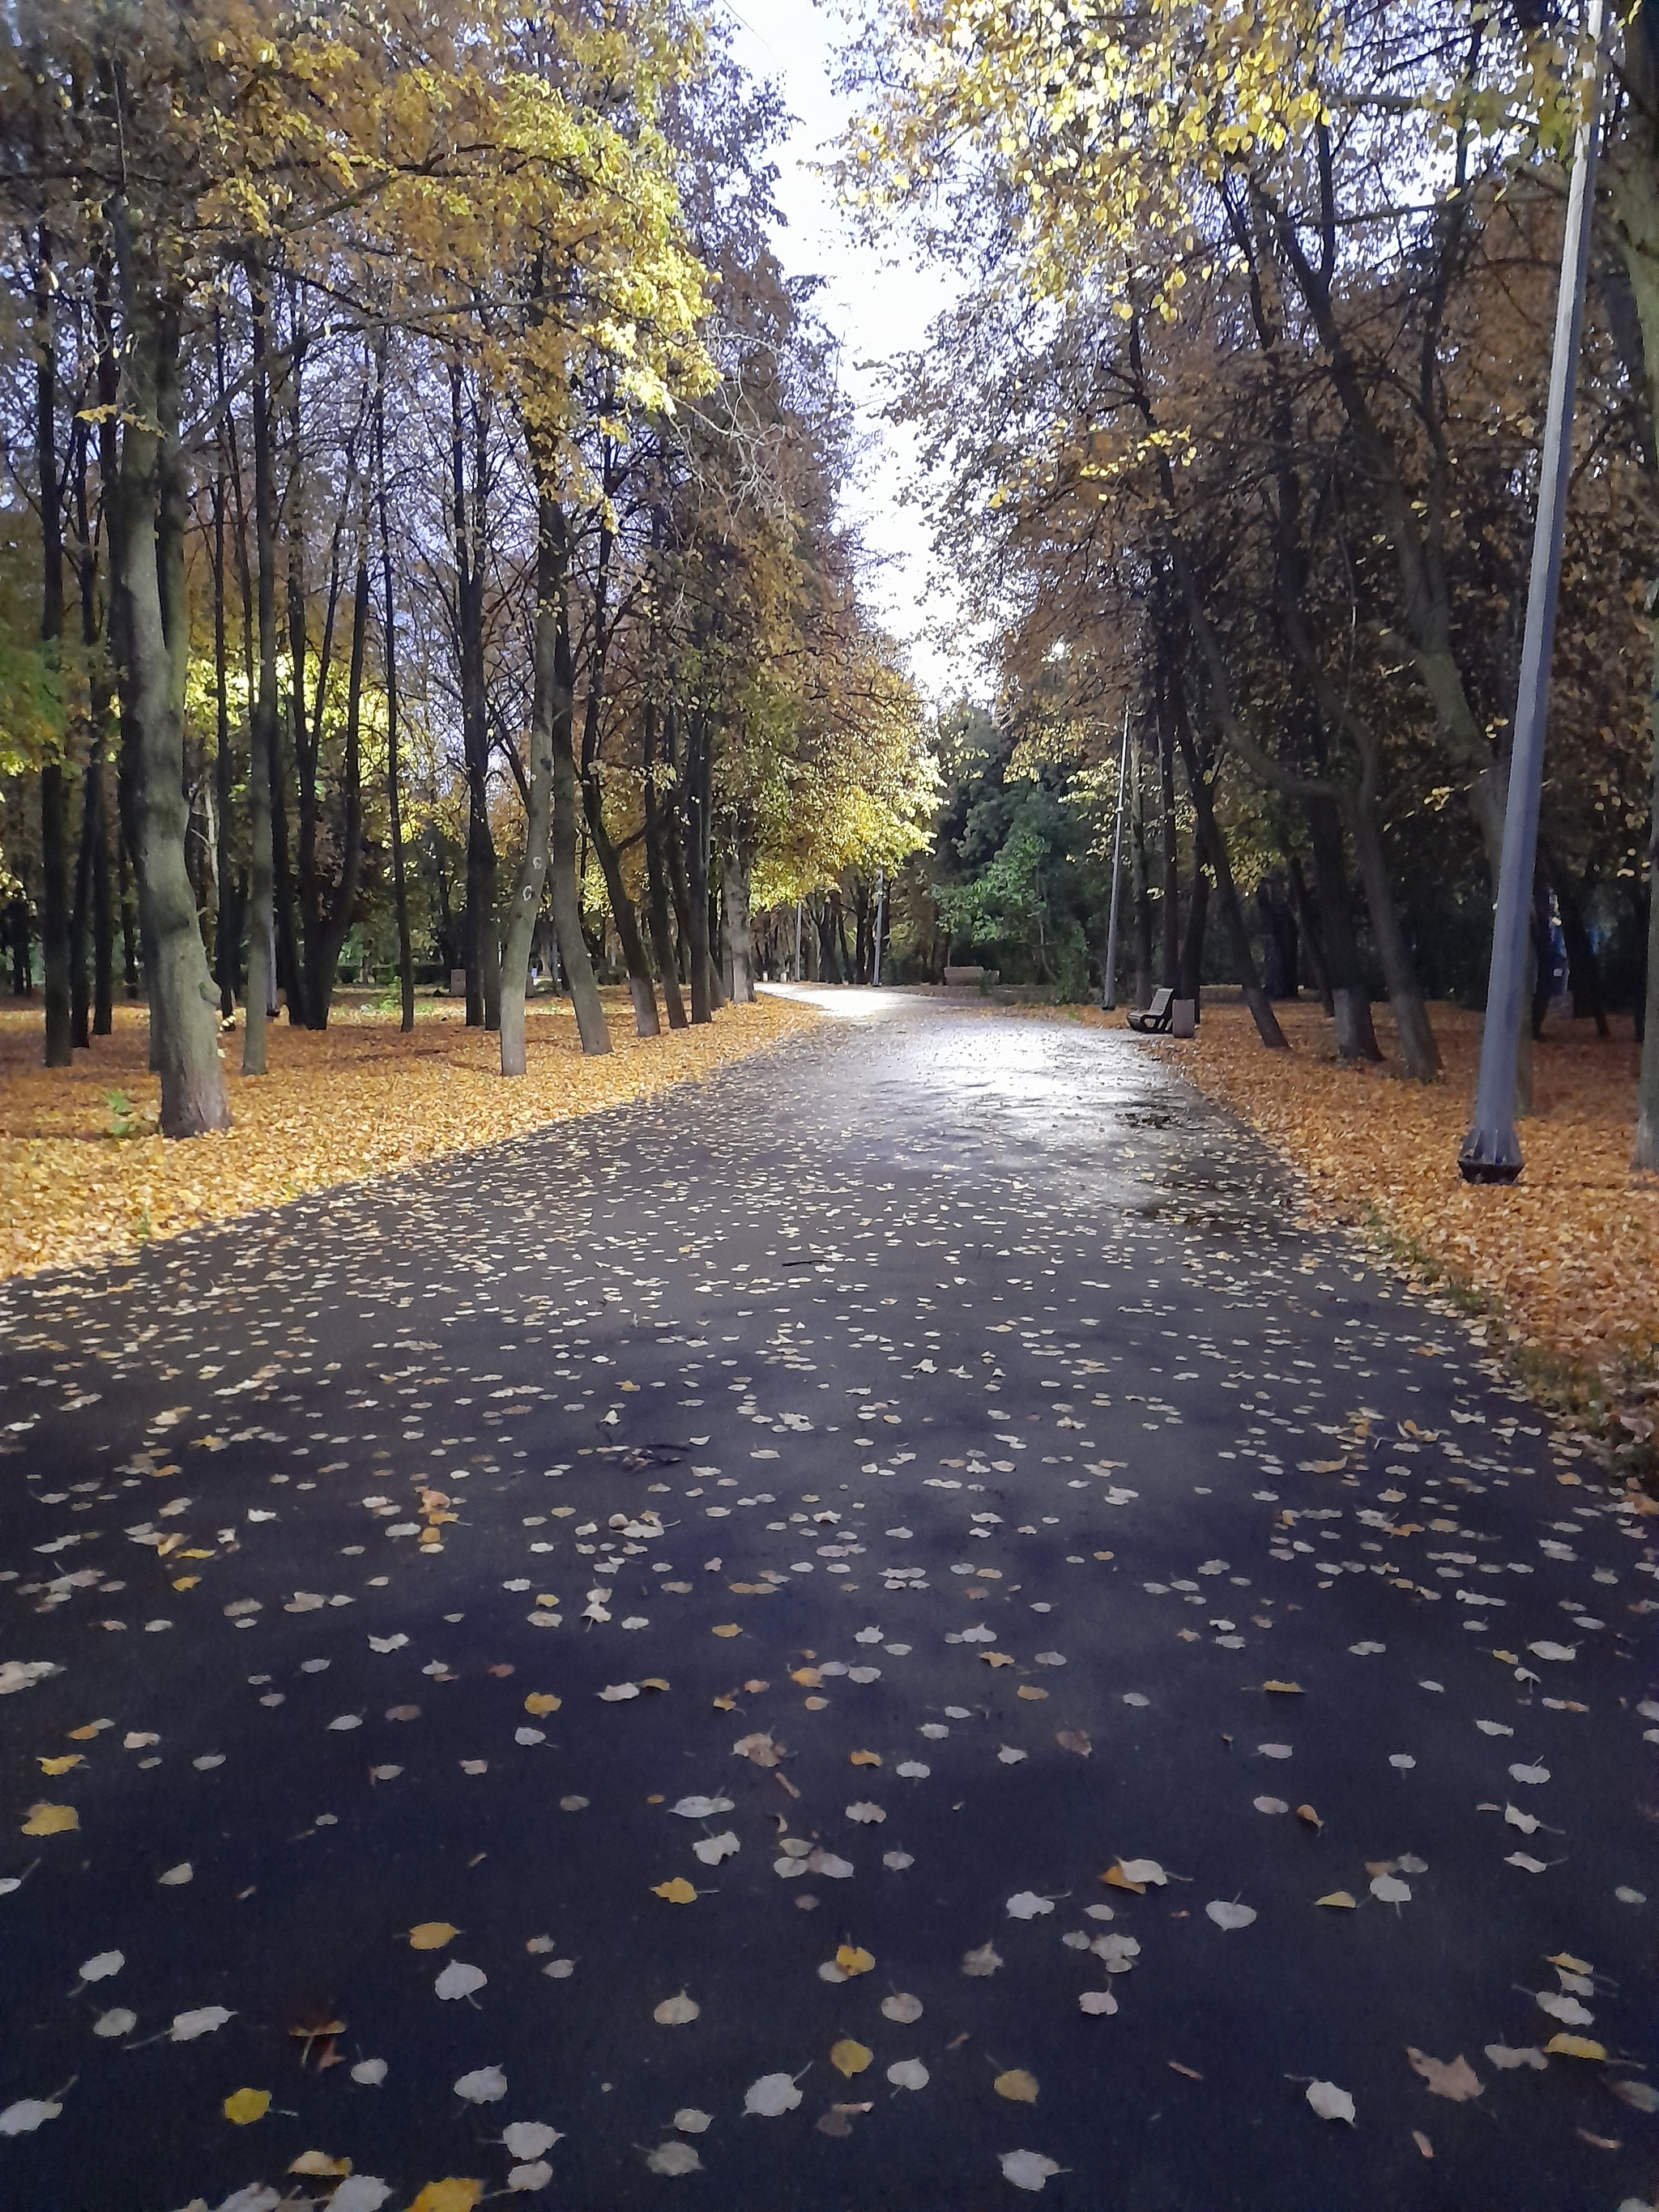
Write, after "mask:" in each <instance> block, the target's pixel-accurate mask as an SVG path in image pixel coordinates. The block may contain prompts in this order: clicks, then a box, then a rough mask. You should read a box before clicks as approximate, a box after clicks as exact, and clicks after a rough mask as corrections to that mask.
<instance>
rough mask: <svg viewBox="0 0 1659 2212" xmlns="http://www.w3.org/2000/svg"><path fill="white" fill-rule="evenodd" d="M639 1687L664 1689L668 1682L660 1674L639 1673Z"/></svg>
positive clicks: (643, 1688)
mask: <svg viewBox="0 0 1659 2212" xmlns="http://www.w3.org/2000/svg"><path fill="white" fill-rule="evenodd" d="M640 1687H641V1689H642V1690H665V1689H666V1688H667V1687H668V1684H667V1682H666V1681H665V1680H664V1678H663V1677H662V1676H661V1675H660V1674H641V1677H640Z"/></svg>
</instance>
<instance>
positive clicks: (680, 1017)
mask: <svg viewBox="0 0 1659 2212" xmlns="http://www.w3.org/2000/svg"><path fill="white" fill-rule="evenodd" d="M656 732H657V709H656V706H655V704H654V702H650V701H647V703H646V708H645V714H644V720H643V726H642V729H641V758H642V760H643V763H644V767H645V782H644V788H643V793H642V803H643V805H644V809H645V903H646V917H647V923H648V925H649V927H650V931H651V949H652V951H653V953H654V954H655V955H656V961H657V976H658V980H659V982H660V983H661V986H662V995H663V1003H664V1005H665V1006H666V1007H667V1009H668V1026H669V1028H670V1029H671V1030H683V1029H684V1027H685V1025H686V1012H685V1000H684V998H682V996H681V995H680V973H679V962H678V956H677V955H676V952H675V949H674V936H673V932H672V930H671V927H670V926H669V918H668V866H667V855H666V854H665V851H664V843H663V820H662V813H663V809H662V801H661V799H660V797H659V793H658V791H657V781H656V767H657V761H656V750H657V748H656Z"/></svg>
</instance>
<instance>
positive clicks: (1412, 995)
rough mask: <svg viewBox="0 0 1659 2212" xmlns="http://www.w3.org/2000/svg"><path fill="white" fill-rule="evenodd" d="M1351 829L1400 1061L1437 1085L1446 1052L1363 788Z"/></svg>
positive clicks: (1369, 767)
mask: <svg viewBox="0 0 1659 2212" xmlns="http://www.w3.org/2000/svg"><path fill="white" fill-rule="evenodd" d="M1371 781H1372V765H1371V763H1367V769H1366V785H1367V787H1362V788H1361V789H1360V790H1359V791H1358V792H1357V793H1355V794H1354V796H1353V802H1352V805H1351V807H1350V808H1349V810H1348V826H1349V828H1350V829H1352V832H1353V842H1354V851H1355V854H1357V856H1358V861H1359V879H1360V881H1361V882H1362V883H1363V884H1364V887H1365V904H1366V907H1367V908H1368V910H1369V912H1370V918H1371V937H1372V940H1373V942H1374V943H1375V944H1376V954H1377V957H1378V959H1379V960H1380V961H1381V962H1382V963H1383V981H1384V982H1385V983H1386V985H1387V987H1388V993H1389V1005H1390V1006H1392V1007H1393V1009H1394V1021H1395V1031H1396V1033H1397V1035H1398V1036H1399V1040H1400V1056H1401V1059H1402V1060H1404V1062H1405V1064H1406V1072H1407V1074H1408V1075H1409V1076H1410V1077H1411V1078H1412V1079H1413V1082H1417V1083H1433V1082H1435V1081H1436V1080H1437V1079H1438V1077H1439V1074H1440V1048H1439V1046H1438V1045H1437V1043H1436V1042H1435V1036H1434V1031H1433V1030H1432V1029H1431V1027H1430V1024H1429V1013H1428V1008H1427V1007H1426V1006H1425V1005H1424V1003H1423V994H1422V990H1421V988H1420V987H1419V984H1418V981H1417V971H1416V965H1415V963H1414V962H1413V959H1412V954H1411V947H1410V945H1408V944H1407V940H1406V932H1405V928H1404V927H1403V925H1402V924H1401V919H1400V909H1399V908H1398V907H1397V906H1396V905H1395V896H1394V886H1393V884H1390V882H1389V864H1388V859H1387V856H1386V854H1384V852H1383V832H1382V829H1381V827H1380V825H1379V823H1378V822H1377V819H1376V799H1375V798H1374V797H1373V795H1372V793H1371V792H1370V789H1369V788H1368V787H1369V785H1370V782H1371Z"/></svg>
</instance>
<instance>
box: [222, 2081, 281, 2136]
mask: <svg viewBox="0 0 1659 2212" xmlns="http://www.w3.org/2000/svg"><path fill="white" fill-rule="evenodd" d="M269 2111H270V2090H269V2089H233V2090H232V2091H231V2093H230V2094H229V2096H228V2097H227V2098H226V2099H225V2105H224V2112H225V2118H227V2119H228V2120H229V2121H230V2122H231V2123H232V2124H234V2126H236V2127H239V2128H245V2127H247V2126H249V2125H250V2124H252V2122H253V2121H255V2120H262V2119H264V2116H265V2114H266V2113H267V2112H269Z"/></svg>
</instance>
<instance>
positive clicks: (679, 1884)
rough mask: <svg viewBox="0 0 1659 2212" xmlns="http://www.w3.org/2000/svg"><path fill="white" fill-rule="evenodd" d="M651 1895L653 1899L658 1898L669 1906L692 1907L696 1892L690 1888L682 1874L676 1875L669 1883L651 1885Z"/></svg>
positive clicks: (661, 1882)
mask: <svg viewBox="0 0 1659 2212" xmlns="http://www.w3.org/2000/svg"><path fill="white" fill-rule="evenodd" d="M651 1894H652V1896H653V1897H660V1898H661V1899H664V1901H665V1903H666V1904H669V1905H694V1904H695V1903H696V1896H697V1893H696V1890H695V1889H693V1888H692V1887H691V1885H690V1882H689V1881H687V1880H686V1879H685V1876H684V1875H683V1874H677V1875H675V1876H674V1877H673V1879H672V1880H671V1881H659V1882H656V1883H653V1886H652V1890H651Z"/></svg>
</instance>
